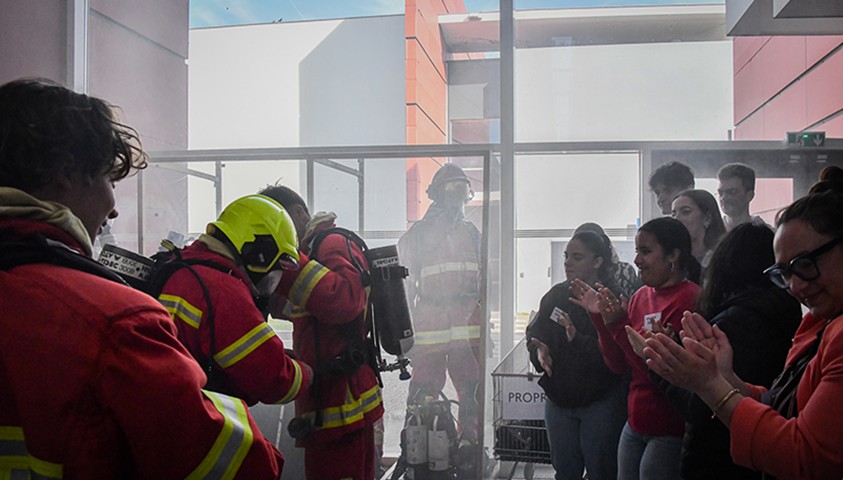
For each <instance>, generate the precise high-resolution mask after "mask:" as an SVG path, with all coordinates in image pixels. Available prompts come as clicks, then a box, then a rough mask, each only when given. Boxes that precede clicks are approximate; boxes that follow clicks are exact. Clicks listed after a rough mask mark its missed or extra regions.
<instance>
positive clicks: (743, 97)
mask: <svg viewBox="0 0 843 480" xmlns="http://www.w3.org/2000/svg"><path fill="white" fill-rule="evenodd" d="M805 68H806V65H805V37H772V38H770V41H769V42H767V43H766V44H765V45H764V47H763V48H761V50H760V51H758V53H757V54H756V55H755V56H754V57H753V58H752V59H751V60H750V61H749V63H747V64H746V66H745V67H744V68H743V69H742V70H741V71H740V72H737V73H736V74H735V93H734V95H735V123H738V122H740V121H741V120H743V119H744V118H745V117H746V116H747V115H749V114H750V113H751V112H752V111H753V110H755V109H756V108H758V107H760V106H761V105H763V104H764V103H765V102H766V101H767V100H769V99H770V98H772V97H773V96H774V95H775V94H776V93H778V92H779V91H781V90H782V89H783V88H784V87H785V86H787V84H788V83H790V82H791V81H793V79H795V78H796V77H798V76H799V75H801V74H802V73H803V72H804V71H805Z"/></svg>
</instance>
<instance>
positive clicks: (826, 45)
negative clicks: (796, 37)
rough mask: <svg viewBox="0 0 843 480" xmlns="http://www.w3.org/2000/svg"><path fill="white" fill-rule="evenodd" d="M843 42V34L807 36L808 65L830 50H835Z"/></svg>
mask: <svg viewBox="0 0 843 480" xmlns="http://www.w3.org/2000/svg"><path fill="white" fill-rule="evenodd" d="M841 43H843V36H816V37H807V39H806V42H805V59H806V61H807V64H808V66H811V65H813V64H815V63H817V61H818V60H819V59H821V58H822V57H824V56H825V55H826V54H827V53H828V52H830V51H832V50H834V49H835V48H836V47H837V46H838V45H840V44H841Z"/></svg>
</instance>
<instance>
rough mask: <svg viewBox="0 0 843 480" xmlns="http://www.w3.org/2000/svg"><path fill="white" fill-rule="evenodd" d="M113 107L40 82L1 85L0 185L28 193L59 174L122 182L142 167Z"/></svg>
mask: <svg viewBox="0 0 843 480" xmlns="http://www.w3.org/2000/svg"><path fill="white" fill-rule="evenodd" d="M114 110H115V107H114V106H113V105H111V104H110V103H108V102H106V101H104V100H101V99H99V98H96V97H90V96H88V95H83V94H81V93H76V92H74V91H72V90H69V89H67V88H65V87H63V86H61V85H59V84H57V83H54V82H52V81H50V80H44V79H19V80H14V81H11V82H9V83H6V84H5V85H2V86H0V186H4V187H12V188H17V189H19V190H23V191H25V192H28V193H31V192H33V191H35V190H38V189H39V188H42V187H44V186H47V185H50V184H51V183H52V182H53V181H55V180H56V179H57V178H59V177H60V176H62V175H65V176H66V175H69V174H71V173H78V174H81V175H83V176H85V177H87V178H95V177H97V176H100V175H104V174H110V175H111V180H112V181H118V180H122V179H123V178H126V177H127V176H129V175H130V174H131V173H133V171H135V170H140V169H143V168H145V167H146V165H147V155H146V153H144V151H143V149H142V148H141V143H140V138H139V137H138V133H137V131H135V129H133V128H131V127H129V126H127V125H124V124H122V123H119V122H118V121H117V120H116V119H115V116H114Z"/></svg>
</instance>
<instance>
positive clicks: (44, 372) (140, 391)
mask: <svg viewBox="0 0 843 480" xmlns="http://www.w3.org/2000/svg"><path fill="white" fill-rule="evenodd" d="M0 138H2V139H3V140H2V141H0V290H2V292H3V293H2V294H0V365H2V367H0V478H41V479H54V478H68V479H71V478H96V479H128V478H131V479H184V478H190V479H198V478H211V477H213V478H238V479H249V480H252V479H267V480H268V479H277V478H279V476H280V475H281V467H282V465H283V457H281V454H280V453H279V452H278V451H277V450H276V449H275V448H274V447H273V446H272V444H271V443H270V442H268V441H267V440H266V439H265V438H263V436H261V434H260V431H258V429H257V426H256V425H255V423H254V421H253V420H252V417H251V415H250V414H249V411H248V409H247V408H246V405H245V404H244V403H243V401H242V400H239V399H235V398H232V397H229V396H226V395H222V394H218V393H213V392H208V391H204V390H202V386H203V385H204V384H205V375H204V374H203V372H202V370H201V368H200V367H199V366H198V365H197V364H196V362H195V361H194V360H193V358H191V356H190V354H189V353H188V352H187V350H185V348H184V347H183V346H182V345H181V343H179V341H178V339H177V338H176V328H175V326H174V325H173V323H172V321H171V320H170V317H169V315H168V314H167V312H166V310H164V308H163V307H162V306H161V304H159V303H158V302H156V301H155V300H154V299H153V298H152V297H149V296H148V295H145V294H143V293H141V292H139V291H137V290H134V289H132V288H130V287H128V286H126V285H125V284H123V283H122V282H121V280H120V279H119V278H117V277H116V276H114V275H113V274H110V272H108V271H107V270H105V269H103V268H102V267H101V266H99V264H97V263H96V262H94V260H93V259H92V258H91V255H92V241H93V238H94V237H95V236H96V235H97V234H98V233H99V232H100V231H101V227H102V225H104V224H105V223H106V220H107V219H110V218H114V217H116V216H117V211H116V210H115V207H114V203H115V202H114V194H113V184H114V182H117V181H119V180H121V179H123V178H124V177H126V176H127V175H128V174H130V173H131V172H132V171H133V170H135V169H141V168H144V167H145V166H146V161H145V155H144V154H143V153H142V152H141V150H140V148H139V147H140V145H139V143H138V142H137V136H136V134H135V132H134V130H132V129H130V128H129V127H125V126H123V125H121V124H119V123H117V122H116V120H115V119H114V117H113V113H112V111H111V107H110V105H108V104H107V103H106V102H104V101H102V100H99V99H97V98H93V97H88V96H86V95H82V94H78V93H75V92H72V91H70V90H68V89H66V88H64V87H62V86H59V85H57V84H51V83H46V82H42V81H33V80H18V81H14V82H10V83H7V84H6V85H4V86H2V87H0ZM33 248H34V250H33ZM24 252H30V253H31V252H47V253H49V255H41V254H40V253H38V254H35V255H33V256H31V257H29V258H23V257H21V256H20V254H21V253H24ZM59 259H62V260H59ZM15 262H17V263H15ZM15 264H16V265H17V266H14V265H15Z"/></svg>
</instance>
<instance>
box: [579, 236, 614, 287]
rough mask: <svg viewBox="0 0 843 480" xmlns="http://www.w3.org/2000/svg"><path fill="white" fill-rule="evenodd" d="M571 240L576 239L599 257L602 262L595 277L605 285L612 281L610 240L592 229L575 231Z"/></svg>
mask: <svg viewBox="0 0 843 480" xmlns="http://www.w3.org/2000/svg"><path fill="white" fill-rule="evenodd" d="M571 240H578V241H580V242H582V244H583V245H585V248H587V249H588V251H590V252H591V253H592V254H594V256H595V257H600V258H602V259H603V262H602V263H601V264H600V267H599V268H598V269H597V279H598V280H600V283H602V284H603V285H605V286H607V287H608V286H610V285H611V284H613V283H614V280H613V279H612V242H611V240H609V237H607V236H606V235H605V234H603V235H601V234H598V233H595V232H592V231H581V232H578V233H575V234H574V236H573V237H571Z"/></svg>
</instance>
